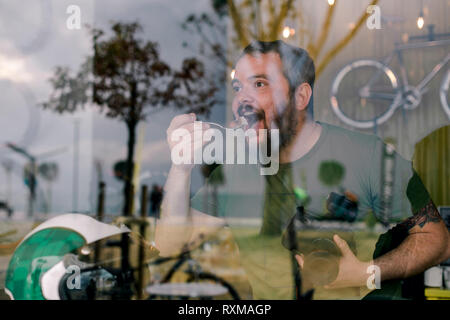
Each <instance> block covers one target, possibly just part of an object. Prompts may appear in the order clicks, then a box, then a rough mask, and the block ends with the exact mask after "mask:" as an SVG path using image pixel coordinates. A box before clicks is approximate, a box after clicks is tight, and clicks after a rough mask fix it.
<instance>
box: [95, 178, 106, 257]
mask: <svg viewBox="0 0 450 320" xmlns="http://www.w3.org/2000/svg"><path fill="white" fill-rule="evenodd" d="M98 190H99V192H98V203H97V220H98V221H100V222H101V221H103V217H104V215H105V183H104V182H103V181H101V182H100V183H99V184H98ZM100 256H101V242H100V241H98V242H97V243H96V245H95V260H94V261H95V262H96V263H97V262H98V261H100Z"/></svg>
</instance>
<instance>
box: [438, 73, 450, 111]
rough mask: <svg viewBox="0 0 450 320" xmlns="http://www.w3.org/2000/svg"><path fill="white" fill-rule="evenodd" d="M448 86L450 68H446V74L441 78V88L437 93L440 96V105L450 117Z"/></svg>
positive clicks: (449, 82)
mask: <svg viewBox="0 0 450 320" xmlns="http://www.w3.org/2000/svg"><path fill="white" fill-rule="evenodd" d="M449 86H450V69H449V70H447V73H446V75H445V76H444V78H443V79H442V82H441V88H440V90H439V95H440V97H441V105H442V108H443V109H444V112H445V113H446V114H447V117H448V118H449V119H450V106H449V97H448V88H449Z"/></svg>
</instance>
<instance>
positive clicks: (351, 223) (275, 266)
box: [191, 123, 429, 299]
mask: <svg viewBox="0 0 450 320" xmlns="http://www.w3.org/2000/svg"><path fill="white" fill-rule="evenodd" d="M320 124H321V126H322V132H321V135H320V137H319V140H318V141H317V142H316V144H315V145H314V146H313V147H312V148H311V150H310V151H309V152H308V153H307V154H305V155H304V156H303V157H301V158H300V159H298V160H296V161H294V162H292V163H288V164H280V166H279V171H278V172H277V174H275V175H272V176H263V175H260V170H259V169H260V168H259V166H258V165H222V166H219V167H218V168H216V170H215V171H213V173H212V174H211V176H210V178H209V179H207V181H206V183H205V186H203V187H202V188H201V189H200V190H199V191H198V192H197V193H196V195H195V196H194V197H193V198H192V199H191V206H192V207H193V208H195V209H197V210H199V211H201V212H204V213H207V214H210V215H217V216H219V217H220V218H223V219H224V220H226V222H227V223H228V225H229V226H230V229H231V231H232V232H233V236H234V238H235V241H236V242H237V244H238V247H239V252H240V258H241V264H242V266H243V268H244V269H245V271H246V273H247V276H248V280H249V282H250V284H251V286H252V290H253V296H254V298H256V299H292V298H293V297H294V294H293V287H294V281H293V276H292V273H293V272H292V260H291V259H292V257H291V253H290V251H289V250H287V249H286V247H285V246H283V244H282V236H283V234H284V233H285V230H286V227H287V225H288V224H289V222H290V220H291V218H292V217H293V216H294V215H295V213H296V208H297V207H298V206H303V207H304V212H305V215H306V217H307V218H308V221H309V223H308V225H307V226H306V227H304V229H305V230H304V231H303V232H301V234H302V235H303V236H304V237H305V239H306V240H305V241H312V240H313V239H315V238H331V237H332V235H333V234H334V233H339V234H340V235H341V236H342V235H343V236H344V238H345V239H349V240H348V241H350V242H351V241H353V243H354V246H353V247H352V249H354V252H355V253H356V254H357V256H358V257H359V258H360V259H362V260H368V259H370V258H372V254H373V251H374V249H375V243H376V239H377V236H376V235H374V233H373V232H368V231H369V230H368V228H367V219H368V215H372V214H373V217H375V218H376V219H377V220H378V221H379V222H382V223H384V224H385V225H387V224H388V223H396V222H399V221H402V220H404V219H405V218H407V217H409V216H411V215H412V212H414V211H416V210H418V209H419V208H422V207H423V206H424V205H425V204H426V203H427V202H428V201H429V195H428V193H427V191H426V189H425V188H424V186H423V184H422V183H421V181H420V179H419V178H418V177H417V175H415V174H414V171H413V169H412V164H411V162H410V161H407V160H405V159H404V158H402V157H401V156H400V155H399V154H397V153H396V152H395V151H393V150H392V149H390V148H389V146H387V145H386V144H384V143H383V142H382V141H381V140H380V139H379V138H378V137H376V136H373V135H368V134H362V133H358V132H353V131H350V130H346V129H342V128H339V127H336V126H332V125H329V124H325V123H320ZM219 174H220V175H222V174H223V176H224V178H225V179H223V180H224V182H223V184H222V185H220V186H217V187H216V189H217V194H216V195H214V194H212V193H211V190H213V189H214V188H211V187H210V186H209V185H210V181H214V180H216V181H217V179H214V177H215V175H219ZM413 177H414V178H413ZM410 181H411V183H409V182H410ZM344 195H346V196H347V199H351V202H350V203H351V204H353V205H354V204H355V203H357V205H356V209H355V206H353V209H351V210H350V209H348V211H349V212H350V211H351V214H350V215H347V213H346V210H343V211H342V210H341V211H339V210H335V209H333V207H330V201H331V199H340V200H342V199H344ZM336 201H338V200H336ZM347 204H348V202H347ZM341 205H344V204H343V203H342V202H341ZM314 298H332V299H335V298H345V299H351V298H361V296H360V295H359V289H358V290H357V291H355V290H353V289H351V290H340V291H339V290H338V291H336V290H335V291H333V292H324V291H321V289H317V288H316V293H315V296H314Z"/></svg>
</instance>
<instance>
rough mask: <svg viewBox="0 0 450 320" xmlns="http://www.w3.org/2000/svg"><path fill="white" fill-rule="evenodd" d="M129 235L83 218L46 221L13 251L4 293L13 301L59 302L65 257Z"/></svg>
mask: <svg viewBox="0 0 450 320" xmlns="http://www.w3.org/2000/svg"><path fill="white" fill-rule="evenodd" d="M129 232H130V229H128V228H127V227H125V226H121V227H117V226H114V225H109V224H106V223H102V222H99V221H97V220H95V219H94V218H91V217H89V216H87V215H83V214H64V215H60V216H57V217H55V218H52V219H49V220H47V221H45V222H44V223H42V224H40V225H39V226H38V227H36V228H35V229H33V230H32V231H31V232H30V233H29V234H27V235H26V236H25V238H24V239H23V240H22V241H21V243H20V244H19V245H18V246H17V248H16V249H15V251H14V253H13V255H12V258H11V260H10V263H9V266H8V270H7V273H6V280H5V292H6V293H7V294H8V295H9V296H10V298H11V299H15V300H60V299H61V298H62V297H61V296H60V291H59V285H60V281H61V279H62V278H63V277H65V276H67V274H68V272H70V273H72V271H70V270H68V267H69V265H68V264H67V259H65V257H66V256H67V255H70V254H71V253H74V252H76V251H77V250H78V249H80V248H82V247H84V246H86V245H90V244H92V243H93V242H96V241H98V240H101V239H105V238H108V237H111V236H114V235H118V234H122V233H129ZM72 260H73V259H72Z"/></svg>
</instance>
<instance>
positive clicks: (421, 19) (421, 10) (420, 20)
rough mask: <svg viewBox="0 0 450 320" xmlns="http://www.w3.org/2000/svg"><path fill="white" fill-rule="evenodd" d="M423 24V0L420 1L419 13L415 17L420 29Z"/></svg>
mask: <svg viewBox="0 0 450 320" xmlns="http://www.w3.org/2000/svg"><path fill="white" fill-rule="evenodd" d="M424 24H425V19H424V18H423V0H421V1H420V13H419V17H418V18H417V28H419V29H422V28H423V26H424Z"/></svg>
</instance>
